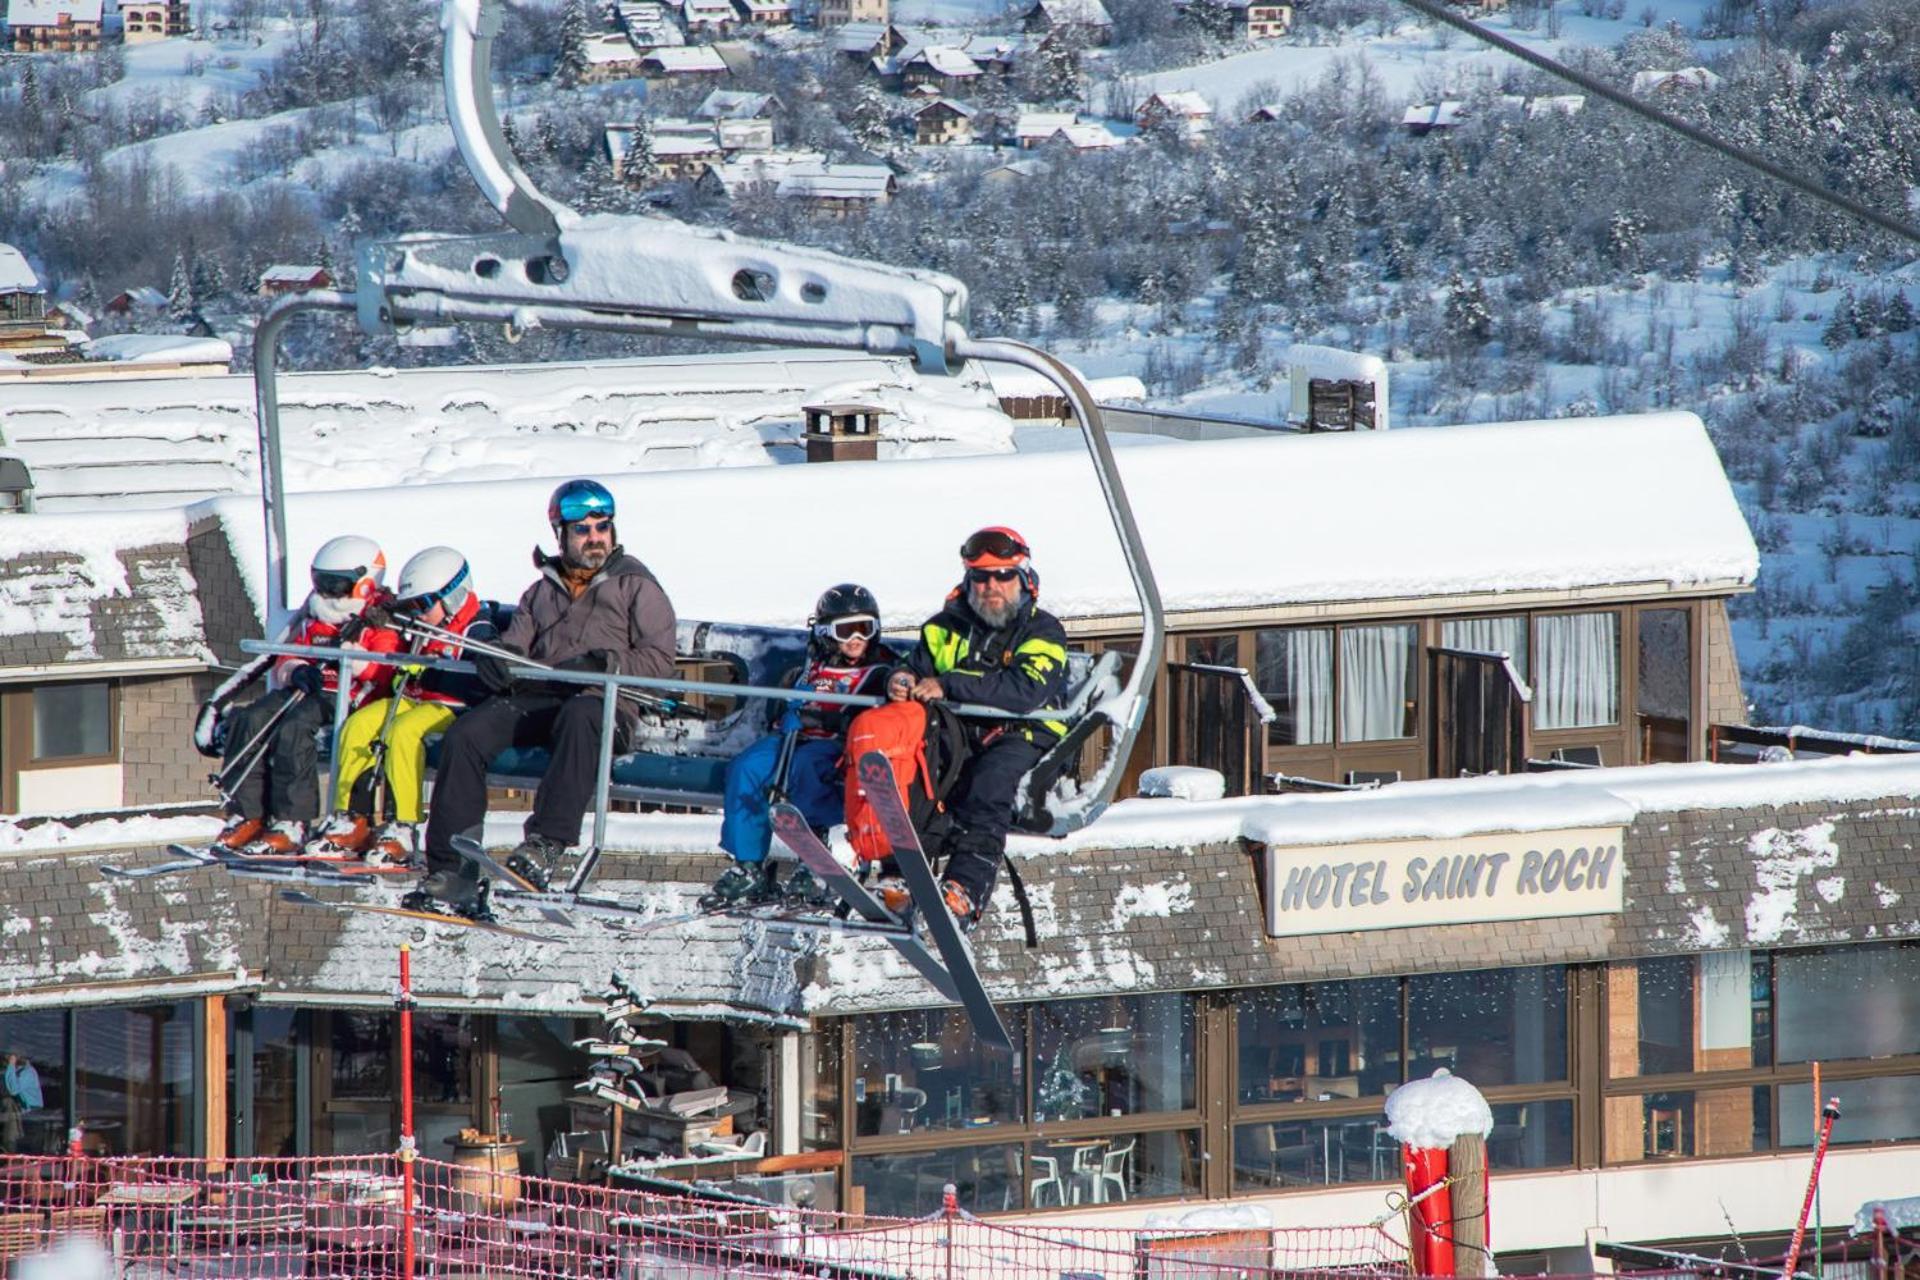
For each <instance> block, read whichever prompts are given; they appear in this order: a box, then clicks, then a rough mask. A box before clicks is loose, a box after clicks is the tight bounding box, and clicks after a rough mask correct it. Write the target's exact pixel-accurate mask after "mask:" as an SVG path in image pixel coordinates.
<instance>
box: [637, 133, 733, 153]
mask: <svg viewBox="0 0 1920 1280" xmlns="http://www.w3.org/2000/svg"><path fill="white" fill-rule="evenodd" d="M653 154H654V156H655V157H656V158H664V157H668V156H682V157H684V156H717V155H719V154H720V139H718V138H716V137H714V136H713V134H712V133H711V132H708V133H706V134H686V133H666V134H655V135H654V137H653Z"/></svg>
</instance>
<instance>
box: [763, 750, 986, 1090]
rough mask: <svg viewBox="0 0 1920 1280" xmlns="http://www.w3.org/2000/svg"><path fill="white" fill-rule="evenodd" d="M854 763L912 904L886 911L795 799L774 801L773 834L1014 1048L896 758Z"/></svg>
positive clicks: (976, 1020) (980, 1024)
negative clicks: (903, 791) (911, 810)
mask: <svg viewBox="0 0 1920 1280" xmlns="http://www.w3.org/2000/svg"><path fill="white" fill-rule="evenodd" d="M854 767H855V768H856V769H857V770H858V771H859V778H860V789H861V790H862V791H863V792H865V793H866V797H867V802H868V803H869V804H871V805H872V806H873V811H874V814H875V816H876V817H878V819H879V820H880V828H881V830H882V831H883V832H885V833H886V837H887V843H888V844H890V845H891V846H892V847H893V860H894V863H895V865H897V866H898V867H899V868H900V876H901V878H902V879H903V880H905V881H906V882H907V891H908V893H910V894H911V895H912V897H913V906H912V908H911V909H910V910H909V912H908V915H907V917H906V918H904V919H903V918H901V917H899V916H896V915H894V914H893V913H892V912H891V911H888V910H887V909H886V907H885V906H884V905H882V904H881V902H880V900H879V899H877V898H875V897H874V896H873V894H871V893H869V892H868V891H867V887H866V886H865V885H863V884H861V883H860V882H859V881H858V880H856V879H855V878H854V877H853V874H852V873H851V872H849V871H848V870H847V869H846V868H845V867H843V866H841V865H840V862H839V859H837V858H835V857H834V856H833V853H832V852H831V851H830V850H829V849H828V848H827V847H826V846H825V845H824V844H822V843H821V842H820V837H818V836H816V835H815V834H814V833H813V828H812V827H810V826H808V825H807V821H806V819H805V818H803V817H802V816H801V815H800V811H799V810H798V809H796V808H794V807H793V806H792V805H790V804H777V805H775V806H774V807H773V830H774V834H775V835H777V836H779V837H780V839H781V841H782V842H783V843H784V844H785V845H786V846H787V847H788V848H789V849H792V850H793V852H794V856H796V857H798V858H799V859H800V861H801V862H802V863H803V864H805V866H806V868H807V870H809V871H811V872H813V874H814V875H816V876H818V877H819V878H820V879H821V880H822V881H824V882H825V883H826V884H829V885H831V886H832V887H833V889H834V891H835V892H836V893H838V894H839V895H840V897H841V899H842V900H843V901H845V902H846V904H847V905H848V906H849V907H851V908H852V909H853V911H854V913H855V914H857V915H859V916H860V917H861V918H862V919H864V920H866V921H868V922H869V923H871V924H873V925H875V926H878V927H880V928H881V929H883V930H884V931H885V933H884V936H885V937H886V939H887V941H889V942H891V943H892V944H893V946H894V949H895V950H896V951H898V952H899V953H900V954H901V955H902V956H904V957H905V958H906V960H907V962H908V963H910V964H912V965H913V967H914V968H915V969H916V970H918V971H919V973H920V976H921V977H923V978H925V979H926V980H927V982H928V984H929V985H931V986H932V987H933V988H934V989H935V990H936V991H938V992H940V994H941V995H943V996H945V997H946V998H947V999H949V1000H952V1001H954V1002H955V1003H957V1004H959V1005H960V1006H961V1007H962V1008H963V1009H965V1010H966V1013H967V1019H968V1021H970V1022H972V1023H973V1030H974V1034H975V1035H977V1036H979V1037H980V1039H981V1040H983V1041H985V1042H986V1043H987V1044H989V1045H992V1046H993V1047H994V1048H997V1049H999V1050H1001V1051H1002V1052H1006V1053H1011V1052H1013V1039H1012V1037H1010V1036H1009V1035H1008V1034H1007V1029H1006V1027H1005V1026H1004V1025H1002V1023H1001V1021H1000V1015H999V1013H998V1012H996V1011H995V1010H994V1007H993V999H992V997H990V996H989V995H988V994H987V989H986V987H985V986H984V985H983V984H982V983H981V981H980V973H979V970H978V969H976V968H975V967H974V963H973V953H972V952H971V951H970V950H968V948H967V940H966V938H965V936H964V935H963V934H961V932H960V926H959V923H958V922H957V921H955V920H954V918H953V913H952V912H950V911H949V910H948V909H947V904H946V898H945V895H943V894H942V893H941V892H940V883H939V881H937V880H936V879H935V878H934V875H933V866H932V864H931V863H929V862H928V861H927V853H926V850H925V849H924V848H922V847H921V845H920V833H919V832H917V831H915V830H914V829H913V819H912V818H911V817H910V816H908V814H907V806H906V802H905V801H903V800H902V799H901V797H900V787H899V784H898V783H897V782H896V781H895V780H894V774H893V765H892V764H891V763H890V762H889V761H888V760H887V758H886V756H884V755H882V754H881V753H880V752H878V751H869V752H867V753H866V754H865V755H863V756H861V757H860V759H859V760H858V761H856V762H855V765H854ZM914 913H918V915H919V917H920V919H921V920H922V921H923V922H924V923H925V925H926V930H927V935H928V936H929V937H930V938H932V939H933V945H934V947H935V948H936V949H937V950H938V951H939V953H940V954H939V957H938V958H935V957H934V956H933V955H930V954H929V953H928V951H927V949H926V946H925V944H923V943H922V942H921V940H920V937H919V935H918V934H916V933H915V932H914V931H913V921H912V916H913V914H914ZM943 961H944V962H945V963H944V965H943V963H942V962H943Z"/></svg>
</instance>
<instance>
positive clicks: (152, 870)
mask: <svg viewBox="0 0 1920 1280" xmlns="http://www.w3.org/2000/svg"><path fill="white" fill-rule="evenodd" d="M167 852H168V853H170V854H172V855H173V861H171V862H157V863H155V864H154V865H152V866H150V867H121V866H115V865H113V864H111V863H109V864H107V865H105V866H102V867H101V868H100V874H101V875H104V876H107V877H108V878H110V879H114V880H151V879H154V878H155V877H158V876H170V875H177V874H179V873H180V872H183V871H210V870H216V869H218V870H225V871H235V872H239V873H241V874H243V875H244V874H252V875H256V876H260V877H263V878H272V879H283V880H311V881H313V882H314V883H317V884H368V883H371V882H373V881H375V880H379V879H382V878H384V877H387V876H404V875H417V874H418V872H416V871H415V870H414V869H413V868H412V867H408V866H395V865H380V866H370V865H368V864H367V863H366V862H364V861H362V860H361V858H360V856H359V855H358V854H340V855H338V856H335V855H332V854H324V853H241V852H239V851H238V850H234V849H226V848H222V847H221V846H219V845H217V844H216V845H202V846H195V845H185V844H170V845H168V846H167Z"/></svg>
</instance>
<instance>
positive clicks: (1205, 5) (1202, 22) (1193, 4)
mask: <svg viewBox="0 0 1920 1280" xmlns="http://www.w3.org/2000/svg"><path fill="white" fill-rule="evenodd" d="M1187 18H1188V19H1189V20H1190V21H1191V22H1192V23H1193V25H1194V26H1196V27H1198V28H1200V30H1202V31H1204V32H1206V33H1207V34H1208V35H1209V36H1212V37H1213V38H1214V39H1215V40H1230V39H1232V38H1233V27H1234V20H1233V9H1232V7H1231V6H1229V5H1228V4H1227V3H1226V2H1225V0H1188V4H1187Z"/></svg>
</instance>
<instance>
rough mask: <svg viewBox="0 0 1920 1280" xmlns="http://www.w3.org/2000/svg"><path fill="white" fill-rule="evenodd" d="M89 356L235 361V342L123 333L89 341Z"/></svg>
mask: <svg viewBox="0 0 1920 1280" xmlns="http://www.w3.org/2000/svg"><path fill="white" fill-rule="evenodd" d="M85 354H86V357H87V359H89V360H110V361H112V362H113V363H115V364H219V365H228V366H231V365H232V364H233V345H232V344H231V343H229V342H226V341H225V340H223V339H220V338H190V337H179V336H173V335H167V334H149V333H120V334H113V335H111V336H109V337H105V338H95V339H94V340H93V341H91V342H89V343H88V344H87V345H86V352H85Z"/></svg>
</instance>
